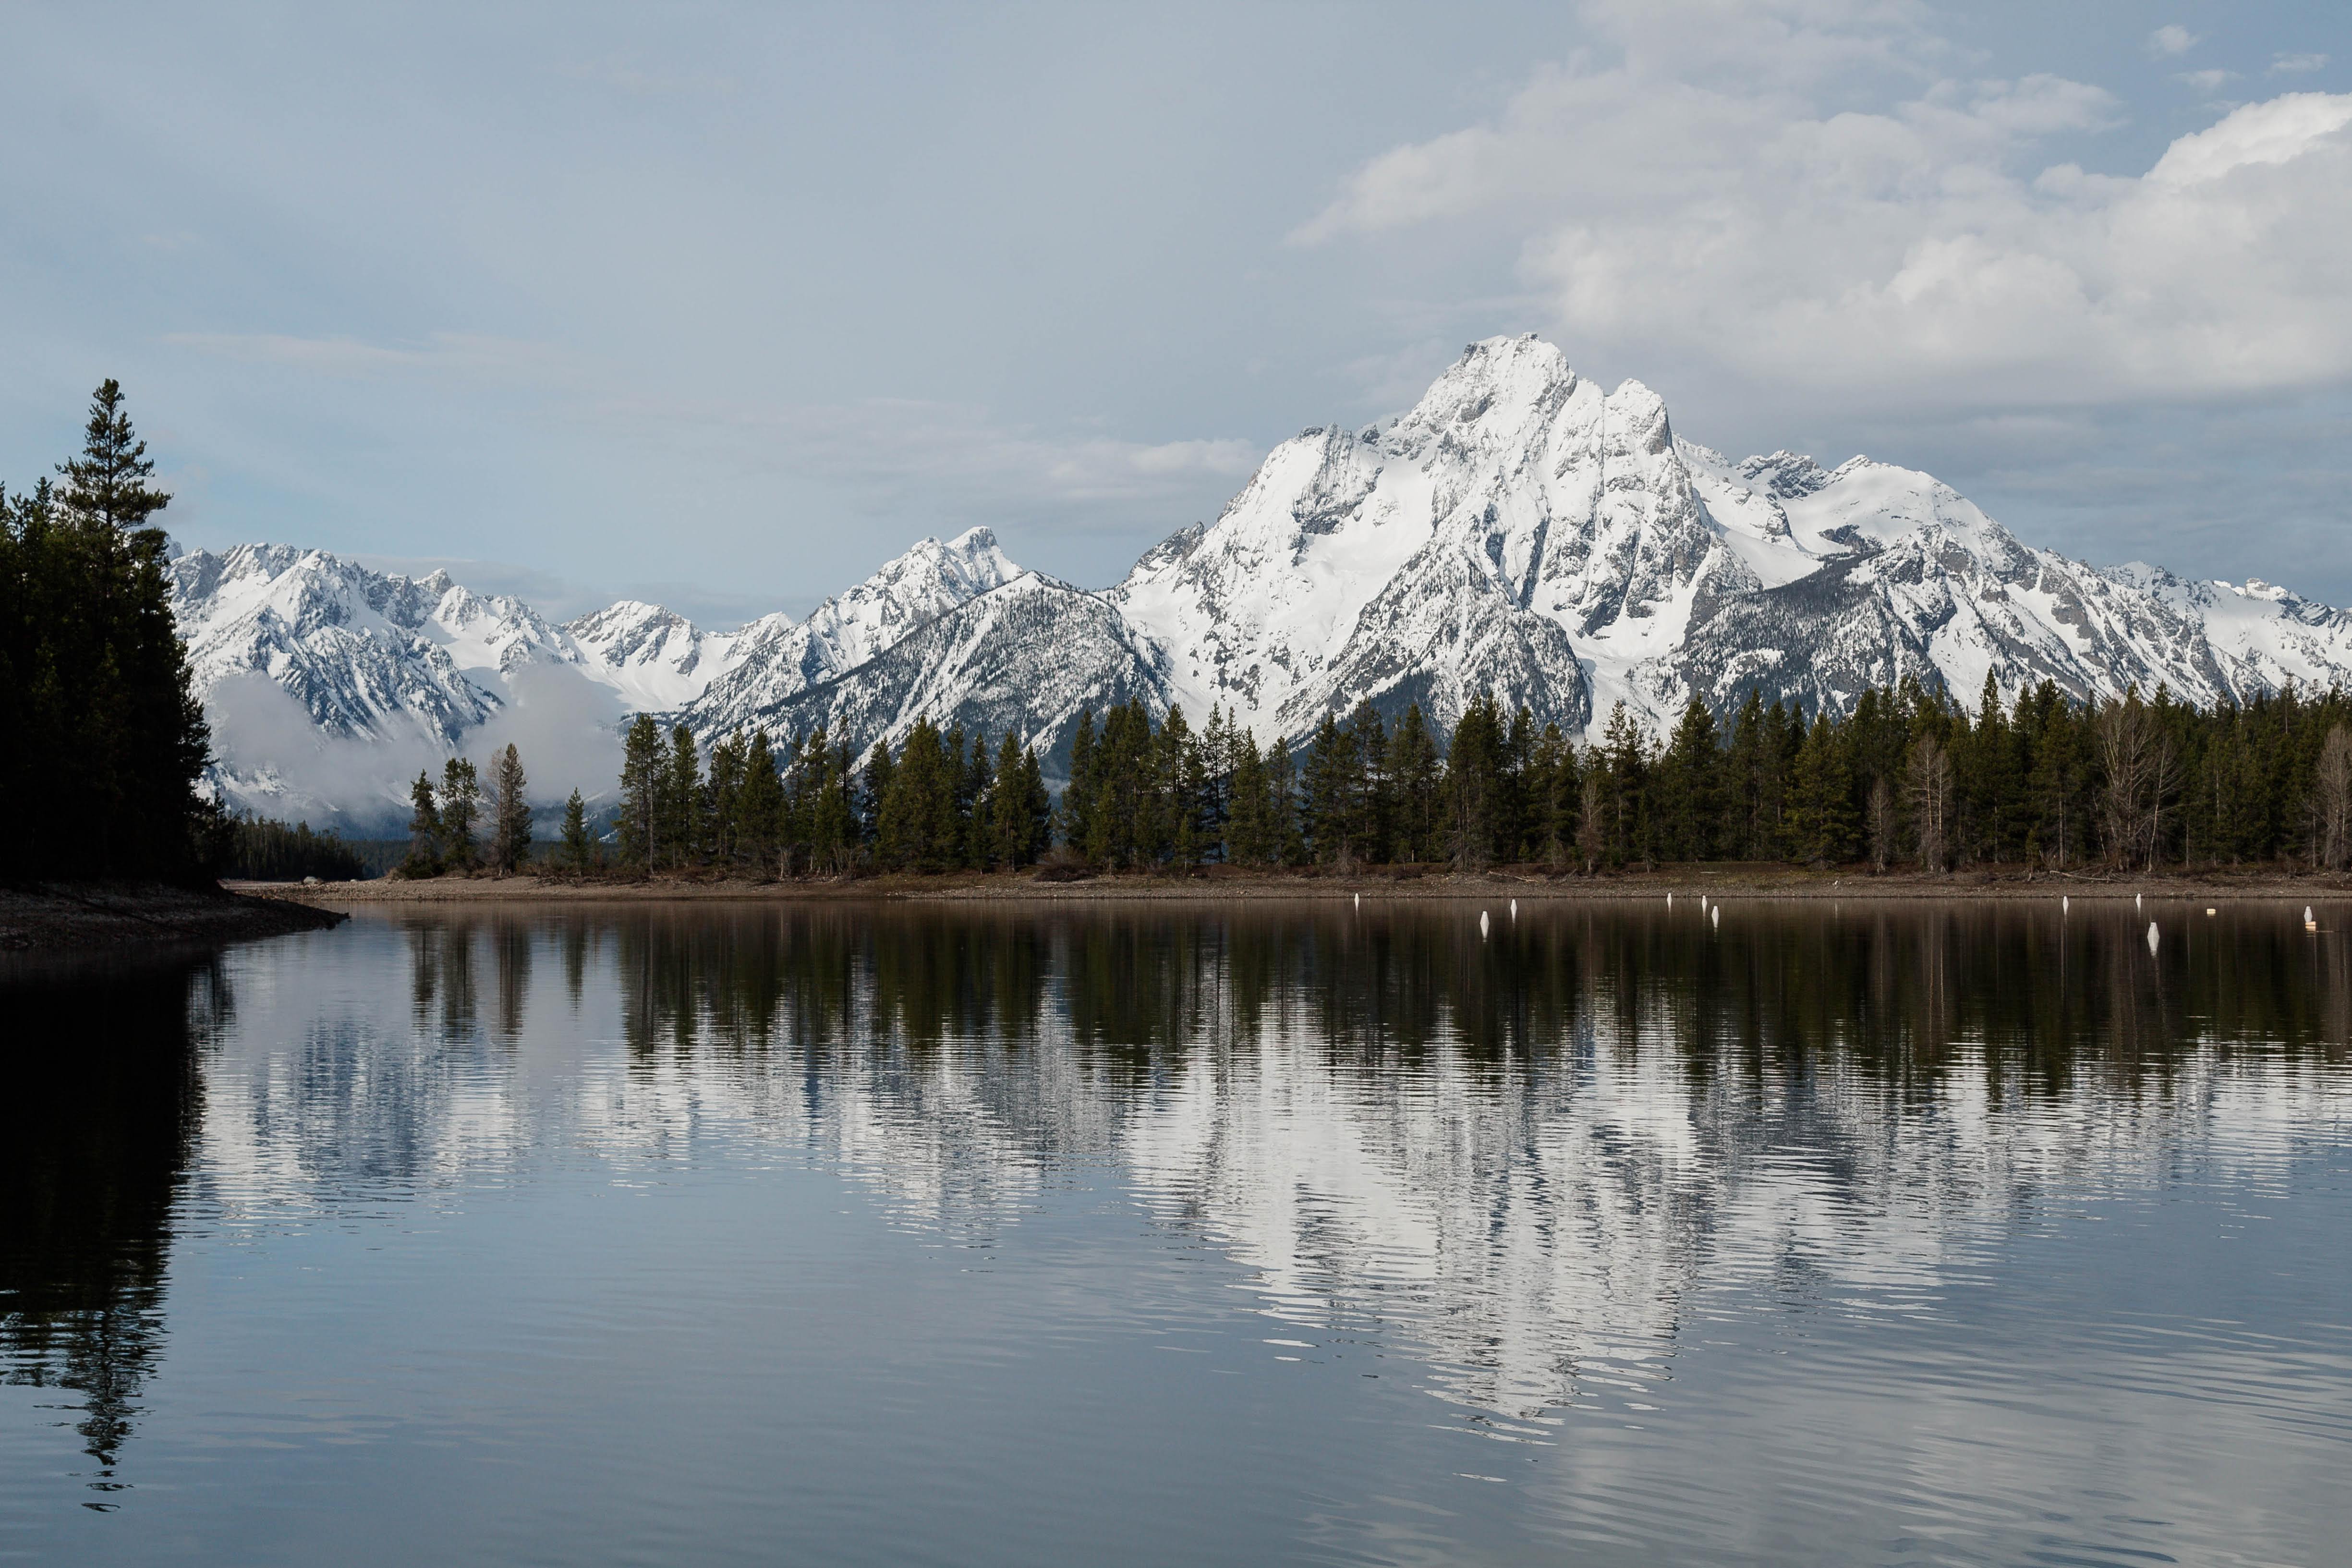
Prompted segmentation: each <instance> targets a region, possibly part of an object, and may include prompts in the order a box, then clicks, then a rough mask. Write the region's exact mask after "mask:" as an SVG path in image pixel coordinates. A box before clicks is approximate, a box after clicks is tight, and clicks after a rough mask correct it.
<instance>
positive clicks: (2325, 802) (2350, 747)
mask: <svg viewBox="0 0 2352 1568" xmlns="http://www.w3.org/2000/svg"><path fill="white" fill-rule="evenodd" d="M2311 815H2312V817H2313V825H2314V826H2315V828H2316V829H2317V831H2316V833H2315V834H2314V836H2313V837H2315V840H2316V842H2315V844H2314V846H2313V847H2315V849H2317V850H2318V852H2319V863H2320V865H2322V866H2323V867H2325V868H2327V869H2328V870H2330V871H2341V870H2342V869H2344V865H2345V862H2346V860H2347V858H2352V729H2347V728H2346V727H2345V726H2343V725H2341V724H2338V725H2336V727H2335V728H2334V729H2332V730H2330V731H2327V741H2326V744H2324V745H2323V746H2321V747H2320V750H2319V771H2318V773H2317V774H2316V775H2315V777H2314V778H2313V780H2312V790H2311Z"/></svg>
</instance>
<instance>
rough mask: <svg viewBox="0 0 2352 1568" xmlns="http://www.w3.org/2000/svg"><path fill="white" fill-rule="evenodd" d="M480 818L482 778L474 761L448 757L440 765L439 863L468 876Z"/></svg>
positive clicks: (478, 853)
mask: <svg viewBox="0 0 2352 1568" xmlns="http://www.w3.org/2000/svg"><path fill="white" fill-rule="evenodd" d="M481 819H482V781H481V776H480V775H479V774H478V773H476V772H475V771H474V764H473V763H470V762H467V760H466V759H465V758H463V757H451V758H450V759H449V760H448V761H447V762H446V763H442V764H441V864H442V865H443V866H445V867H446V868H449V869H450V870H452V871H457V872H461V873H465V874H468V875H470V874H471V873H472V871H473V870H474V868H475V866H476V865H477V864H478V862H479V860H480V856H481V847H480V845H479V844H478V843H477V842H476V840H475V837H474V827H475V825H476V824H477V823H478V822H480V821H481Z"/></svg>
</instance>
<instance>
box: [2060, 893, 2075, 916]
mask: <svg viewBox="0 0 2352 1568" xmlns="http://www.w3.org/2000/svg"><path fill="white" fill-rule="evenodd" d="M2073 908H2074V900H2072V899H2070V898H2068V897H2067V896H2066V895H2065V894H2063V893H2061V894H2059V895H2058V912H2059V913H2060V914H2062V915H2063V914H2064V913H2065V912H2066V911H2067V910H2071V909H2073Z"/></svg>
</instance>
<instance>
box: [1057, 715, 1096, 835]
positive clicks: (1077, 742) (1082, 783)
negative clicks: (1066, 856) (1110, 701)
mask: <svg viewBox="0 0 2352 1568" xmlns="http://www.w3.org/2000/svg"><path fill="white" fill-rule="evenodd" d="M1094 797H1095V710H1094V709H1093V708H1092V707H1091V706H1088V707H1085V708H1081V709H1079V710H1078V722H1077V725H1076V728H1074V729H1073V730H1071V731H1070V783H1069V786H1068V787H1067V788H1066V789H1065V790H1063V791H1062V812H1061V816H1062V820H1061V822H1060V824H1059V831H1060V833H1061V836H1062V842H1063V843H1065V844H1066V845H1068V846H1069V847H1070V848H1071V849H1072V850H1073V851H1074V852H1075V853H1076V854H1079V855H1088V854H1091V853H1092V851H1091V848H1090V846H1091V845H1092V844H1093V842H1094Z"/></svg>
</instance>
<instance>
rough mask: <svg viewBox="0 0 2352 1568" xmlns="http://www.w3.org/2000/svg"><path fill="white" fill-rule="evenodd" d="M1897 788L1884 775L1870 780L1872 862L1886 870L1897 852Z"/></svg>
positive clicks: (1875, 867) (1876, 868) (1873, 865)
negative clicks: (1890, 858) (1888, 860)
mask: <svg viewBox="0 0 2352 1568" xmlns="http://www.w3.org/2000/svg"><path fill="white" fill-rule="evenodd" d="M1894 852H1895V789H1894V786H1893V785H1891V784H1888V783H1887V782H1886V779H1885V776H1884V775H1881V776H1879V777H1877V778H1874V779H1873V780H1871V781H1870V863H1871V868H1872V869H1874V870H1878V871H1884V870H1885V869H1886V862H1887V859H1888V858H1889V857H1891V856H1892V855H1893V854H1894Z"/></svg>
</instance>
